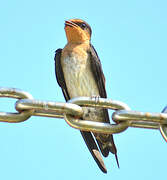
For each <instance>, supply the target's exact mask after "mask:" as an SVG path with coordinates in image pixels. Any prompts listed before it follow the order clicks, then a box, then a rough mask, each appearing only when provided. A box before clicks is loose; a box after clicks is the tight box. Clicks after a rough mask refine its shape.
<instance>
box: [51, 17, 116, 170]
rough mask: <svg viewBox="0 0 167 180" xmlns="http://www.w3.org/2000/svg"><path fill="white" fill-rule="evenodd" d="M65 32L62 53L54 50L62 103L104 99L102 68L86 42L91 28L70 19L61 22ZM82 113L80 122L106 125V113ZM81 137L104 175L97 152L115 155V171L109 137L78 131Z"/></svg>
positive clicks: (88, 110) (97, 110)
mask: <svg viewBox="0 0 167 180" xmlns="http://www.w3.org/2000/svg"><path fill="white" fill-rule="evenodd" d="M65 32H66V37H67V44H66V46H65V47H64V48H63V49H57V50H56V54H55V72H56V78H57V82H58V84H59V86H60V87H61V89H62V92H63V95H64V97H65V99H66V101H68V100H69V99H71V98H74V97H80V96H86V97H93V96H97V97H102V98H106V97H107V94H106V90H105V77H104V74H103V71H102V66H101V63H100V59H99V57H98V55H97V52H96V50H95V49H94V47H93V45H92V44H91V42H90V41H91V34H92V30H91V27H90V26H89V25H88V23H86V22H85V21H83V20H81V19H70V20H68V21H65ZM83 110H84V115H83V120H90V121H97V122H106V123H109V122H110V121H109V115H108V111H107V110H106V109H102V108H90V107H84V108H83ZM81 134H82V136H83V138H84V140H85V143H86V145H87V147H88V149H89V151H90V152H91V154H92V156H93V158H94V160H95V161H96V163H97V165H98V166H99V168H100V169H101V170H102V171H103V172H104V173H107V169H106V167H105V164H104V162H103V159H102V156H101V154H100V151H101V153H102V155H103V156H104V157H107V156H108V154H109V152H112V153H113V154H115V157H116V161H117V164H118V167H119V163H118V158H117V149H116V146H115V144H114V140H113V136H112V135H109V134H100V133H91V132H86V131H81ZM94 137H95V139H96V142H97V144H98V146H99V148H100V151H99V149H98V146H97V144H96V142H95V140H94Z"/></svg>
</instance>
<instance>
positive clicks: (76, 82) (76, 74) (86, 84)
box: [62, 56, 99, 98]
mask: <svg viewBox="0 0 167 180" xmlns="http://www.w3.org/2000/svg"><path fill="white" fill-rule="evenodd" d="M62 68H63V72H64V78H65V82H66V86H67V89H68V93H69V95H70V98H73V97H78V96H89V97H91V96H94V95H96V96H97V95H99V90H98V87H97V84H96V82H95V80H94V77H93V74H92V71H91V69H90V62H89V59H88V58H87V60H84V59H81V58H78V57H77V56H76V57H74V56H69V57H67V58H65V59H62Z"/></svg>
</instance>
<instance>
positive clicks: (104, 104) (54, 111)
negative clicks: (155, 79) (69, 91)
mask: <svg viewBox="0 0 167 180" xmlns="http://www.w3.org/2000/svg"><path fill="white" fill-rule="evenodd" d="M0 97H5V98H6V97H8V98H15V99H18V100H17V101H16V103H15V109H16V110H17V112H16V113H10V112H0V122H9V123H17V122H22V121H25V120H27V119H29V118H30V117H31V116H44V117H52V118H64V119H65V121H66V122H67V123H68V124H69V125H70V126H71V127H73V128H76V129H80V130H84V131H91V132H99V133H105V134H115V133H120V132H123V131H125V130H126V129H127V128H128V127H138V128H148V129H159V130H160V132H161V134H162V136H163V138H164V139H165V140H166V141H167V106H166V107H165V108H164V109H163V111H162V112H161V113H150V112H139V111H132V110H131V109H130V108H129V106H128V105H127V104H125V103H123V102H120V101H115V100H111V99H104V98H97V97H96V98H91V97H78V98H73V99H71V100H69V101H68V102H67V103H63V102H51V101H41V100H36V99H33V97H32V95H31V94H29V93H27V92H25V91H22V90H19V89H15V88H0ZM82 107H95V108H106V109H111V110H114V112H113V114H112V119H113V121H114V122H115V124H109V123H101V122H93V121H86V120H81V117H82V115H83V110H82Z"/></svg>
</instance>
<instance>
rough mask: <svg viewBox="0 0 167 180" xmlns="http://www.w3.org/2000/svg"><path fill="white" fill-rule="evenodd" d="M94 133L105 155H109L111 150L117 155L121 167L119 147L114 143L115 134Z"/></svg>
mask: <svg viewBox="0 0 167 180" xmlns="http://www.w3.org/2000/svg"><path fill="white" fill-rule="evenodd" d="M94 135H95V137H96V141H97V143H98V146H99V148H100V151H101V153H102V154H103V156H104V157H107V156H108V155H109V152H111V153H113V154H114V155H115V159H116V162H117V165H118V168H119V167H120V166H119V161H118V156H117V149H116V146H115V144H114V139H113V135H104V134H94Z"/></svg>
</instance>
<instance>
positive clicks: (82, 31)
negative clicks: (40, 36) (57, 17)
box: [65, 19, 92, 43]
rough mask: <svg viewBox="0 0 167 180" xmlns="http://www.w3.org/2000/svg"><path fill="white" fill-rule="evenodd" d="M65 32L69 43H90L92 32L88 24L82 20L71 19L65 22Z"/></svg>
mask: <svg viewBox="0 0 167 180" xmlns="http://www.w3.org/2000/svg"><path fill="white" fill-rule="evenodd" d="M65 32H66V36H67V40H68V42H74V43H83V42H89V41H90V39H91V34H92V30H91V27H90V26H89V24H88V23H86V22H85V21H83V20H81V19H70V20H68V21H65Z"/></svg>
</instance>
